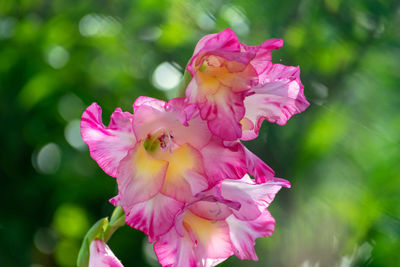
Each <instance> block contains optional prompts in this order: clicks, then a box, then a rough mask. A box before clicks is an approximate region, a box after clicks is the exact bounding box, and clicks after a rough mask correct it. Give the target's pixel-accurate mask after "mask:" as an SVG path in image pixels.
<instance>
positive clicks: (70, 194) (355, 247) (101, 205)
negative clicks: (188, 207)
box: [0, 0, 400, 267]
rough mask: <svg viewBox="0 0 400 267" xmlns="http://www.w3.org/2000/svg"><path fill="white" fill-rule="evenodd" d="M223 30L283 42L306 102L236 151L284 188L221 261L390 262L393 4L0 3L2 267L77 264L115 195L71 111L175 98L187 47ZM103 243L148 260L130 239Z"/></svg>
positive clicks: (394, 161)
mask: <svg viewBox="0 0 400 267" xmlns="http://www.w3.org/2000/svg"><path fill="white" fill-rule="evenodd" d="M226 27H231V28H232V29H233V30H234V31H235V32H236V33H237V34H238V36H239V38H240V41H241V42H244V43H246V44H249V45H256V44H259V43H261V42H262V41H264V40H265V39H268V38H283V39H284V41H285V45H284V47H283V48H282V49H281V50H279V51H276V52H274V53H273V60H274V62H276V63H282V64H285V65H300V67H301V71H302V74H301V77H302V81H303V83H304V86H305V94H306V96H307V98H308V100H309V101H310V103H311V106H310V107H309V108H308V109H307V110H306V111H305V112H304V113H302V114H300V115H296V116H294V117H293V118H292V119H291V120H290V121H289V122H288V124H287V125H286V126H283V127H281V126H277V125H271V124H268V123H266V122H265V123H264V124H263V127H262V130H261V134H260V137H259V138H258V139H257V140H255V141H252V142H247V143H246V145H247V146H248V147H249V148H250V149H251V150H252V151H253V152H255V153H256V154H257V155H259V156H260V157H261V158H262V159H264V160H265V161H266V162H267V163H268V164H269V165H270V166H271V167H272V168H273V169H274V170H275V171H276V173H277V176H278V177H284V178H287V179H289V180H290V181H291V183H292V189H282V191H281V192H280V193H279V194H278V196H277V198H276V200H275V201H274V202H273V204H272V206H271V209H270V210H271V212H272V214H273V215H274V217H275V218H276V220H277V224H276V231H275V233H274V235H273V236H272V237H270V238H263V239H258V241H257V246H256V250H257V253H258V256H259V258H260V260H259V262H250V261H239V260H238V259H236V258H235V257H231V258H230V259H228V260H227V261H226V262H225V263H223V264H222V265H221V266H301V267H319V266H320V267H322V266H340V267H345V266H399V262H400V253H399V252H400V164H399V163H400V147H399V143H400V30H399V29H400V2H399V1H398V0H388V1H384V0H380V1H378V0H375V1H374V0H354V1H345V0H300V1H295V0H281V1H272V0H271V1H266V0H254V1H250V0H237V1H224V0H209V1H195V0H190V1H187V0H186V1H183V0H175V1H173V0H169V1H160V0H143V1H139V0H129V1H128V0H79V1H78V0H53V1H49V0H1V1H0V118H1V121H0V122H1V131H0V142H1V143H0V144H1V148H0V150H1V152H0V166H1V167H0V176H1V186H0V188H1V193H0V197H1V212H0V265H1V266H7V267H8V266H30V267H42V266H66V267H68V266H74V265H75V260H76V255H77V252H78V249H79V247H80V243H81V240H82V238H83V236H84V235H85V232H86V231H87V230H88V228H89V227H90V226H91V225H92V224H93V223H94V222H95V221H96V220H98V219H99V218H101V217H104V216H108V215H110V213H111V211H112V209H113V207H112V206H111V204H109V203H108V199H110V198H111V197H113V196H114V195H115V194H116V185H115V181H114V179H113V178H111V177H108V176H107V175H106V174H105V173H103V171H102V170H101V169H100V168H99V167H98V166H97V164H96V163H95V162H94V161H93V160H92V159H91V158H90V156H89V153H88V150H87V147H86V146H85V144H83V143H82V141H81V139H80V133H79V119H80V115H81V114H82V112H83V110H84V108H85V107H87V106H88V105H90V104H91V103H92V102H97V103H99V104H100V106H101V107H102V108H103V113H104V114H103V119H104V122H105V123H108V121H109V115H110V114H111V112H112V111H113V110H114V109H115V108H116V107H122V108H123V109H124V110H127V111H132V107H131V105H132V103H133V101H134V100H135V98H136V97H138V96H140V95H146V96H152V97H157V98H161V99H167V98H170V97H173V96H174V92H173V91H172V90H171V88H173V87H174V86H175V85H176V83H177V82H178V81H179V78H180V76H181V73H182V70H183V69H184V67H185V65H186V62H187V61H188V60H189V58H190V56H191V54H192V52H193V49H194V46H195V44H196V43H197V41H198V40H199V39H200V38H201V37H202V36H204V35H206V34H209V33H213V32H217V31H220V30H223V29H224V28H226ZM109 245H110V247H111V248H112V250H113V251H114V252H115V254H116V255H117V256H118V257H119V258H120V259H121V261H122V262H123V263H124V264H125V266H158V265H157V263H156V262H155V261H154V256H153V254H152V252H151V246H150V245H148V244H147V243H146V241H145V239H144V235H143V234H142V233H141V232H139V231H136V230H133V229H130V228H129V227H126V226H125V227H124V228H122V229H120V230H119V231H117V232H116V234H115V235H114V236H113V237H112V239H111V241H110V243H109Z"/></svg>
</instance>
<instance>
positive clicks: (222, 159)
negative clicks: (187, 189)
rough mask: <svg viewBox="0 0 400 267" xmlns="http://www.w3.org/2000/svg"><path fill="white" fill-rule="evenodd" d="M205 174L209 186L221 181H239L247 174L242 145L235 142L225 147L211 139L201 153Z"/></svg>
mask: <svg viewBox="0 0 400 267" xmlns="http://www.w3.org/2000/svg"><path fill="white" fill-rule="evenodd" d="M200 152H201V154H202V157H203V165H204V166H207V167H206V168H205V173H206V175H207V177H208V179H209V183H210V184H211V185H213V184H216V183H217V182H218V181H221V180H223V179H240V178H242V177H243V175H245V174H246V173H247V167H246V158H245V155H244V151H243V148H242V145H241V144H240V143H237V142H232V144H230V145H228V146H225V145H224V144H223V142H222V141H221V140H220V139H218V138H213V139H212V140H211V141H210V142H209V143H208V145H206V146H205V147H204V148H203V149H202V150H201V151H200Z"/></svg>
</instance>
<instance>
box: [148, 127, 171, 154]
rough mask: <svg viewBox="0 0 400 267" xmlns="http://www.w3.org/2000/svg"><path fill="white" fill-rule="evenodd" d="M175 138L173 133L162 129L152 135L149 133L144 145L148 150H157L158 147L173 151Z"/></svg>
mask: <svg viewBox="0 0 400 267" xmlns="http://www.w3.org/2000/svg"><path fill="white" fill-rule="evenodd" d="M173 139H174V137H173V136H172V134H171V133H166V132H165V131H160V132H157V133H155V134H152V135H150V134H149V135H148V136H147V138H146V140H145V141H144V143H143V145H144V148H145V149H146V151H147V152H156V151H158V149H160V150H162V151H169V152H171V149H172V146H173Z"/></svg>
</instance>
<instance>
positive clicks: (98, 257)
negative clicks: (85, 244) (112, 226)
mask: <svg viewBox="0 0 400 267" xmlns="http://www.w3.org/2000/svg"><path fill="white" fill-rule="evenodd" d="M89 267H123V265H122V264H121V262H120V261H119V260H118V259H117V257H115V255H114V253H113V252H112V251H111V249H110V248H109V247H108V246H107V244H106V243H104V242H103V241H101V240H99V239H95V240H93V241H92V243H91V244H90V257H89Z"/></svg>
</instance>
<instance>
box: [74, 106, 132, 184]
mask: <svg viewBox="0 0 400 267" xmlns="http://www.w3.org/2000/svg"><path fill="white" fill-rule="evenodd" d="M101 113H102V112H101V108H100V106H99V105H97V104H96V103H93V104H92V105H90V106H89V107H88V108H87V109H86V110H85V112H84V113H83V115H82V119H81V135H82V139H83V141H84V142H85V143H86V144H87V145H88V146H89V151H90V155H91V156H92V158H93V159H94V160H95V161H96V162H97V163H98V164H99V166H100V167H101V168H102V169H103V170H104V171H105V172H106V173H107V174H109V175H111V176H113V177H116V176H117V174H118V171H117V169H118V165H119V163H120V161H121V160H122V159H123V158H124V157H125V156H126V155H127V153H128V151H129V150H130V149H131V148H132V147H134V146H135V143H136V139H135V135H134V133H133V129H132V120H133V115H132V114H130V113H129V112H122V111H121V109H120V108H117V109H116V110H115V111H114V113H113V114H112V115H111V120H110V124H109V125H108V127H106V126H104V125H103V122H102V118H101Z"/></svg>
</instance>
